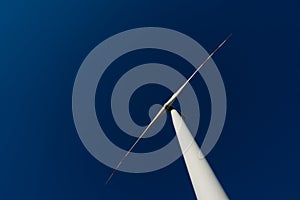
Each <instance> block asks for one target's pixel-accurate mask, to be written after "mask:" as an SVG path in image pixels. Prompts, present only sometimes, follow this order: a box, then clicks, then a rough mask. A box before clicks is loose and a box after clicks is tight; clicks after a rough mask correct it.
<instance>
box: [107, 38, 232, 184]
mask: <svg viewBox="0 0 300 200" xmlns="http://www.w3.org/2000/svg"><path fill="white" fill-rule="evenodd" d="M231 36H232V34H229V35H228V36H227V37H226V38H225V40H223V42H221V43H220V44H219V46H217V48H215V50H214V51H212V52H211V54H209V56H208V57H207V58H206V59H205V60H204V61H203V62H202V63H201V65H200V66H199V67H198V68H197V69H196V71H195V72H194V73H193V74H192V75H191V76H190V77H189V78H188V79H187V80H186V81H185V82H184V83H183V85H182V86H181V87H180V88H179V89H178V90H177V91H176V92H175V93H174V94H173V95H172V96H171V98H170V99H169V100H168V101H167V102H166V103H165V104H164V106H163V107H162V108H161V109H160V111H159V112H158V113H157V114H156V116H155V117H154V118H153V119H152V121H151V122H150V123H149V125H148V126H147V127H146V128H145V130H144V131H143V132H142V134H141V135H140V137H138V139H137V140H136V141H135V142H134V143H133V145H132V146H131V147H130V149H129V150H128V151H127V152H126V154H125V155H124V156H123V157H122V159H121V160H120V162H119V163H118V165H117V166H116V167H115V168H114V170H113V172H112V173H111V175H110V176H109V178H108V179H107V181H106V183H105V184H108V183H109V181H110V180H111V179H112V177H113V175H114V174H115V173H116V172H117V170H118V169H119V167H120V166H121V164H122V163H123V161H124V160H125V158H126V157H127V156H128V155H129V153H130V152H131V151H132V150H133V148H134V147H135V146H136V145H137V143H138V142H139V141H140V140H141V139H142V137H143V136H144V135H145V134H146V133H147V131H148V130H149V128H150V127H151V126H152V125H153V124H154V122H155V121H156V120H157V119H158V118H159V117H160V116H161V115H162V114H163V112H164V111H165V110H166V109H168V108H169V107H170V106H171V105H172V104H173V102H174V101H175V99H176V98H177V96H178V95H179V94H180V93H181V91H182V90H183V89H184V88H185V86H186V85H187V84H188V83H189V82H190V80H191V79H192V78H193V77H194V76H195V75H196V73H197V72H198V71H199V70H200V69H201V68H202V67H203V66H204V65H205V64H206V63H207V62H208V61H209V59H210V58H211V57H212V56H213V55H214V54H215V53H216V52H217V51H218V50H219V49H220V48H221V47H222V46H223V45H224V44H225V43H226V42H227V40H229V38H230V37H231Z"/></svg>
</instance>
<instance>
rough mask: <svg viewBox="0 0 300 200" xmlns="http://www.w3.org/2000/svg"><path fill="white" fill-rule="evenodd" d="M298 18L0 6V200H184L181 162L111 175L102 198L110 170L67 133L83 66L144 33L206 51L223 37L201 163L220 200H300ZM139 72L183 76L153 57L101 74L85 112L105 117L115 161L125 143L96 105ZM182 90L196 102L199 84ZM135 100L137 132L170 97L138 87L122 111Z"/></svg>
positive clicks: (233, 9) (137, 57)
mask: <svg viewBox="0 0 300 200" xmlns="http://www.w3.org/2000/svg"><path fill="white" fill-rule="evenodd" d="M298 8H299V3H297V2H296V1H292V0H287V1H267V2H266V1H258V0H252V1H225V0H212V1H200V0H197V1H182V0H172V1H169V0H166V1H157V0H152V1H141V0H131V1H121V0H111V1H100V0H99V1H96V0H87V1H76V0H75V1H74V0H73V1H69V0H64V1H58V0H54V1H32V0H30V1H21V0H16V1H1V3H0V25H1V26H0V52H1V54H0V60H1V67H0V83H1V84H0V88H1V100H0V101H1V114H2V115H1V132H0V133H1V139H0V154H1V165H0V184H1V185H0V186H1V187H0V199H7V200H9V199H73V200H75V199H78V200H79V199H89V200H100V199H131V200H133V199H144V200H150V199H151V200H153V199H195V195H194V193H193V190H192V186H191V183H190V181H189V179H188V176H187V171H186V169H185V166H184V162H183V159H182V158H180V159H178V160H177V161H176V162H174V163H173V164H172V165H170V166H168V167H166V168H164V169H161V170H159V171H156V172H152V173H146V174H127V173H122V172H120V173H117V174H116V175H115V177H114V178H113V179H112V181H111V183H110V184H109V185H108V186H105V185H104V183H105V181H106V179H107V178H108V176H109V174H110V173H111V169H110V168H108V167H107V166H105V165H103V164H101V163H100V162H99V161H97V160H96V159H95V158H94V157H92V156H91V155H90V154H89V152H88V151H87V150H86V149H85V147H84V146H83V145H82V143H81V141H80V139H79V137H78V134H77V131H76V129H75V125H74V122H73V116H72V106H71V105H72V88H73V83H74V80H75V77H76V74H77V71H78V69H79V67H80V65H81V63H82V61H83V60H84V58H85V57H86V56H87V54H88V53H89V52H90V51H91V50H92V49H93V48H94V47H95V46H96V45H98V44H99V43H100V42H102V41H103V40H105V39H106V38H108V37H110V36H112V35H114V34H116V33H119V32H121V31H125V30H127V29H132V28H137V27H145V26H157V27H165V28H170V29H174V30H177V31H180V32H182V33H184V34H186V35H188V36H190V37H192V38H193V39H195V40H196V41H197V42H199V43H200V44H201V45H202V46H203V47H204V48H205V49H206V50H207V51H211V50H213V49H214V48H215V46H216V45H217V44H218V43H219V42H220V41H221V40H222V39H224V38H225V37H226V36H227V35H228V34H229V33H232V34H233V37H232V38H231V40H230V41H229V42H228V44H226V46H225V47H224V48H223V49H221V50H220V52H218V53H217V55H216V56H215V57H214V61H215V63H216V64H217V66H218V68H219V70H220V73H221V75H222V77H223V81H224V84H225V87H226V93H227V101H228V104H227V106H228V111H227V118H226V122H225V127H224V130H223V133H222V135H221V138H220V140H219V141H218V143H217V145H216V146H215V148H214V149H213V151H212V152H211V153H210V154H209V155H208V158H207V159H208V161H209V162H210V164H211V166H212V168H213V169H214V170H215V172H216V175H217V176H218V178H219V179H220V182H221V183H222V185H223V186H224V189H225V191H226V192H227V193H228V196H229V197H230V198H231V199H244V200H248V199H249V200H253V199H299V197H300V192H299V186H300V182H299V180H300V174H299V168H300V164H299V151H300V145H299V139H300V136H299V127H298V124H299V116H298V115H299V111H300V109H299V100H300V98H299V97H300V89H299V73H300V62H299V60H298V57H299V55H298V54H299V50H300V49H299V46H300V39H299V35H300V24H299V18H300V16H299V11H298ZM147 62H158V63H164V64H168V65H170V66H172V67H174V68H176V67H178V66H180V65H186V66H187V70H186V71H182V74H184V75H185V76H188V75H189V74H190V73H191V72H192V68H191V66H188V64H187V63H186V62H184V61H183V60H180V59H179V58H178V57H176V56H174V55H170V54H168V53H167V52H159V51H153V50H145V51H143V52H142V51H136V52H133V53H131V54H128V55H127V56H124V57H121V58H120V59H119V60H117V61H116V62H114V63H113V64H112V66H111V67H110V70H108V71H107V72H106V73H105V75H104V77H103V80H102V81H106V83H105V84H104V86H105V87H104V88H102V89H99V90H97V94H96V108H97V112H98V117H100V116H102V115H104V116H103V117H104V121H102V122H101V123H102V124H103V126H105V127H106V129H108V130H112V131H111V135H110V136H109V137H110V139H111V140H114V141H113V142H114V143H115V144H117V145H118V146H121V147H123V148H125V149H126V148H128V146H129V144H131V142H132V140H133V138H130V137H129V136H126V135H124V134H123V133H122V132H120V130H118V129H117V128H116V124H115V122H114V121H113V119H112V116H111V113H110V111H109V108H110V107H109V99H107V98H109V95H110V93H111V89H112V87H113V85H111V83H113V82H114V81H116V80H115V79H117V78H118V76H120V74H118V73H121V72H116V71H117V70H116V69H119V68H120V67H122V69H126V68H130V67H132V66H134V65H136V64H142V63H147ZM118 67H119V68H118ZM114 70H115V71H114ZM109 81H111V82H109ZM193 81H194V82H193V83H194V84H195V85H197V84H198V86H195V87H196V89H197V88H198V87H199V88H200V89H199V90H196V91H202V90H201V88H202V89H203V91H205V84H204V83H203V80H201V77H196V79H195V80H193ZM144 90H150V91H151V92H153V95H155V97H154V98H153V99H151V98H149V99H148V100H147V101H146V102H145V105H146V106H145V107H144V108H143V106H141V105H139V106H140V107H139V109H137V108H134V107H131V110H130V112H131V114H132V117H133V119H134V120H135V121H136V122H137V123H140V124H144V125H145V124H146V123H148V122H149V121H148V120H149V118H148V113H147V112H148V110H147V109H149V106H150V105H152V104H153V103H162V102H161V101H163V100H164V98H166V97H167V96H168V95H169V94H170V93H169V92H170V91H167V90H165V88H161V87H158V86H157V85H152V86H151V85H149V86H145V87H144V88H141V89H140V90H139V91H138V92H137V93H136V94H135V95H134V98H133V100H135V101H136V102H141V99H143V91H144ZM204 93H205V92H204ZM164 95H165V96H164ZM197 95H199V96H201V97H202V95H204V98H203V100H202V101H201V116H202V114H203V122H202V124H200V125H202V126H201V127H200V129H199V133H198V135H197V141H199V142H201V140H202V139H203V134H204V133H205V130H206V128H207V123H208V121H209V114H210V111H209V109H208V108H209V97H208V94H207V92H206V93H205V94H202V93H198V94H197ZM158 99H159V101H158ZM148 101H149V102H148ZM100 105H106V106H105V107H104V108H101V106H100ZM101 109H105V110H104V111H102V110H101ZM202 112H203V113H202ZM186 115H188V114H186ZM187 117H188V116H187ZM169 120H170V119H169V118H168V119H167V124H170V121H169ZM201 120H202V118H201ZM167 126H168V125H167ZM167 128H170V127H166V129H167ZM172 134H174V133H172V131H170V132H168V133H167V134H164V133H160V134H159V135H157V136H155V137H153V138H151V139H149V140H147V141H144V142H143V143H142V144H144V145H140V146H138V147H137V151H140V152H147V151H148V150H149V149H150V150H151V149H152V150H153V149H158V148H160V147H161V146H163V145H164V144H166V143H167V142H168V141H170V138H172V137H173V136H174V135H172Z"/></svg>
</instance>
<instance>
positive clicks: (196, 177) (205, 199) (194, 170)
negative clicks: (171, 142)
mask: <svg viewBox="0 0 300 200" xmlns="http://www.w3.org/2000/svg"><path fill="white" fill-rule="evenodd" d="M171 116H172V121H173V125H174V128H175V131H176V135H177V138H178V141H179V144H180V148H181V150H182V152H183V157H184V161H185V163H186V166H187V169H188V173H189V175H190V179H191V182H192V185H193V188H194V191H195V194H196V196H197V199H198V200H225V199H228V197H227V195H226V193H225V192H224V190H223V188H222V186H221V185H220V183H219V181H218V179H217V178H216V176H215V174H214V172H213V170H212V169H211V168H210V166H209V164H208V162H207V160H206V159H205V157H204V156H203V154H202V152H201V150H200V148H199V147H198V145H197V143H196V141H195V139H194V138H193V136H192V134H191V133H190V131H189V129H188V128H187V126H186V124H185V123H184V121H183V119H182V117H181V116H180V114H179V113H178V112H177V111H176V110H175V109H173V110H171Z"/></svg>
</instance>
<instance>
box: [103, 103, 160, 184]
mask: <svg viewBox="0 0 300 200" xmlns="http://www.w3.org/2000/svg"><path fill="white" fill-rule="evenodd" d="M164 111H165V107H162V108H161V109H160V110H159V111H158V113H157V114H156V115H155V117H154V118H153V119H152V121H151V122H150V123H149V124H148V126H147V127H146V128H145V130H144V131H143V132H142V134H141V135H140V136H139V137H138V139H137V140H136V141H135V142H134V143H133V145H132V146H131V147H130V149H129V150H128V151H127V152H126V154H125V155H124V156H123V157H122V159H121V160H120V162H119V163H118V165H117V166H116V167H115V168H114V170H113V172H112V173H111V175H110V176H109V178H108V179H107V181H106V183H105V184H108V183H109V181H110V180H111V178H112V177H113V175H114V174H115V173H116V171H117V170H118V169H119V167H120V166H121V164H122V163H123V161H124V160H125V158H126V157H127V156H128V155H129V153H130V152H131V151H132V150H133V149H134V147H135V146H136V145H137V143H138V142H139V141H140V140H141V139H142V137H143V136H144V135H145V134H146V133H147V131H148V130H149V128H150V127H151V126H152V125H153V124H154V122H155V121H156V120H157V119H158V118H159V117H160V116H161V115H162V114H163V113H164Z"/></svg>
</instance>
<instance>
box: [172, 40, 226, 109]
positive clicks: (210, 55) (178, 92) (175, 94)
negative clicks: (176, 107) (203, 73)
mask: <svg viewBox="0 0 300 200" xmlns="http://www.w3.org/2000/svg"><path fill="white" fill-rule="evenodd" d="M231 36H232V34H229V35H228V36H227V37H226V38H225V40H223V42H221V43H220V44H219V46H217V48H215V50H213V51H212V52H211V53H210V54H209V56H208V57H207V58H206V59H205V60H204V61H203V62H202V63H201V65H200V66H199V67H198V68H197V69H196V70H195V72H194V73H193V74H192V75H191V76H190V77H189V78H188V79H187V80H186V81H185V82H184V83H183V84H182V86H181V87H180V88H179V89H178V90H177V91H176V92H175V93H174V95H173V96H172V97H171V99H172V100H173V102H174V100H175V98H176V97H177V96H178V95H179V94H180V93H181V91H182V90H183V89H184V88H185V86H186V85H187V84H188V83H189V82H190V80H191V79H192V78H193V77H194V76H195V75H196V74H197V72H198V71H199V70H200V69H201V68H202V67H203V66H204V65H205V64H206V63H207V62H208V61H209V60H210V59H211V57H212V56H213V55H214V54H215V53H216V52H217V51H218V50H219V49H220V48H221V47H222V46H223V45H224V44H225V43H226V42H227V41H228V40H229V38H230V37H231ZM173 102H172V103H173Z"/></svg>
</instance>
